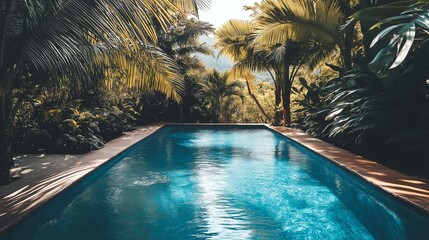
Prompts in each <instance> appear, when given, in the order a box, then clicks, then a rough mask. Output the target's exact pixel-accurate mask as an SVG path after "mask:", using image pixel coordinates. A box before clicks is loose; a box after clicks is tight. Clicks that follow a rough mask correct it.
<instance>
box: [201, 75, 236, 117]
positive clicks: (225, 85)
mask: <svg viewBox="0 0 429 240" xmlns="http://www.w3.org/2000/svg"><path fill="white" fill-rule="evenodd" d="M202 87H203V91H204V92H205V99H206V104H207V108H208V109H210V112H211V122H219V120H221V119H222V117H223V115H225V114H223V113H224V112H225V111H226V110H227V104H226V103H228V102H229V100H231V98H233V97H239V98H241V100H242V101H243V97H244V96H243V94H242V87H243V86H242V84H241V83H240V82H239V81H228V73H219V72H218V71H216V70H213V72H212V73H209V74H208V75H207V76H206V78H205V79H204V82H203V83H202Z"/></svg>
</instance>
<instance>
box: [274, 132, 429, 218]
mask: <svg viewBox="0 0 429 240" xmlns="http://www.w3.org/2000/svg"><path fill="white" fill-rule="evenodd" d="M267 127H268V128H270V129H272V130H274V131H276V132H278V133H280V134H281V135H284V136H286V137H288V138H289V139H291V140H293V141H295V142H297V143H299V144H301V145H303V146H304V147H306V148H308V149H310V150H312V151H313V152H315V153H317V154H319V155H321V156H323V157H324V158H326V159H327V160H329V161H331V162H333V163H335V164H336V165H338V166H340V167H342V168H344V169H346V170H348V171H350V172H352V173H354V174H355V175H357V176H359V177H360V178H362V179H363V180H365V181H367V182H368V183H370V184H372V185H374V186H376V187H378V188H379V189H381V190H383V191H384V192H386V193H388V194H390V195H392V196H393V197H395V198H398V199H400V200H402V201H404V202H406V203H409V204H411V205H412V206H413V207H416V208H417V209H420V210H422V211H423V212H425V213H426V214H429V185H428V184H427V183H426V182H424V181H422V180H421V179H419V178H417V177H413V176H407V175H405V174H402V173H400V172H397V171H395V170H393V169H390V168H388V167H385V166H383V165H381V164H379V163H376V162H374V161H371V160H368V159H366V158H364V157H362V156H359V155H356V154H354V153H351V152H349V151H347V150H344V149H342V148H339V147H336V146H334V145H332V144H329V143H327V142H324V141H322V140H320V139H317V138H313V137H311V136H310V135H308V134H306V133H303V132H300V131H297V130H293V129H290V128H287V127H277V126H267Z"/></svg>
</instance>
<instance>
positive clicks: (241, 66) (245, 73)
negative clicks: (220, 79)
mask: <svg viewBox="0 0 429 240" xmlns="http://www.w3.org/2000/svg"><path fill="white" fill-rule="evenodd" d="M253 34H254V28H253V25H252V21H248V20H229V21H227V22H226V23H224V24H223V25H222V26H221V27H220V28H218V29H217V31H216V32H215V36H216V42H215V47H216V48H218V49H220V52H219V55H224V56H226V57H228V58H230V59H231V60H232V61H233V62H235V64H234V66H233V68H232V69H231V71H230V76H229V79H240V78H242V79H244V80H245V81H246V86H247V90H248V93H249V95H250V96H251V98H252V99H253V101H254V102H255V104H256V105H257V107H258V109H259V111H260V112H261V113H262V114H263V115H264V117H265V118H266V119H270V117H269V116H268V114H267V113H266V112H265V110H264V109H263V108H262V106H261V104H260V103H259V100H258V99H257V98H256V96H255V95H254V94H253V93H252V87H251V86H252V85H253V79H254V76H253V74H252V71H266V72H268V73H269V74H270V75H271V77H272V80H273V82H274V85H275V99H276V101H275V105H276V108H277V107H278V106H280V103H281V90H280V89H281V86H280V84H279V82H278V81H277V80H278V79H277V78H276V77H275V75H274V73H273V68H274V67H275V66H276V64H275V63H274V62H272V61H270V59H268V58H266V56H265V55H266V53H267V52H264V51H263V49H262V48H259V49H258V51H256V50H255V47H254V46H253V45H252V41H253Z"/></svg>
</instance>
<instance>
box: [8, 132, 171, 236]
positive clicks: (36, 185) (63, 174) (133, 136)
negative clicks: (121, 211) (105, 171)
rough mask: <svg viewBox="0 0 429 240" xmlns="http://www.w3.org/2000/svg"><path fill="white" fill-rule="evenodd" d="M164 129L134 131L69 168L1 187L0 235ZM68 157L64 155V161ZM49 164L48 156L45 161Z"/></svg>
mask: <svg viewBox="0 0 429 240" xmlns="http://www.w3.org/2000/svg"><path fill="white" fill-rule="evenodd" d="M164 125H165V124H152V125H147V126H141V127H137V129H136V130H134V131H132V132H129V133H127V134H125V135H123V136H121V137H119V138H116V139H114V140H112V141H110V142H108V143H106V144H105V146H104V148H102V149H100V150H96V151H92V152H90V153H88V154H84V155H82V157H77V159H75V160H74V161H73V163H72V164H71V165H64V166H62V167H60V168H56V169H49V168H46V169H44V168H40V169H37V170H36V171H33V172H32V174H28V176H25V177H22V178H20V179H18V180H16V181H14V182H12V183H11V184H9V185H5V186H0V197H1V199H0V233H1V232H3V231H4V230H5V229H7V228H9V227H11V226H12V225H14V224H15V223H17V222H18V221H19V220H20V219H22V218H23V217H25V216H27V215H28V214H30V213H31V212H33V211H34V210H36V209H37V208H39V207H40V206H42V205H43V204H44V203H46V202H47V201H49V200H50V199H52V198H53V197H55V196H56V195H58V194H60V193H61V192H63V191H65V190H66V189H68V188H69V187H71V186H72V185H73V184H75V183H77V182H78V181H79V180H81V179H83V178H84V177H85V176H87V175H88V174H89V173H91V172H93V171H94V170H96V169H98V168H99V167H101V166H102V165H104V164H106V163H107V162H109V160H111V159H113V158H114V157H116V156H118V155H119V154H121V153H122V152H124V151H125V150H126V149H128V148H129V147H131V146H133V145H134V144H136V143H138V142H140V141H141V140H142V139H144V138H146V137H148V136H149V135H151V134H153V133H154V132H156V131H157V130H159V129H160V128H161V127H163V126H164ZM69 156H70V155H64V160H63V161H67V158H68V157H69ZM48 161H49V155H47V158H46V159H45V162H48ZM17 187H18V188H19V189H17Z"/></svg>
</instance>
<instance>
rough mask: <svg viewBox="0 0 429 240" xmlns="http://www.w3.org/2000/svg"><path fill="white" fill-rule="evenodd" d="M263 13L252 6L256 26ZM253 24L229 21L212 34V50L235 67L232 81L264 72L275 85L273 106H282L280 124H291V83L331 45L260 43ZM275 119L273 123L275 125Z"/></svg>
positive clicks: (321, 57)
mask: <svg viewBox="0 0 429 240" xmlns="http://www.w3.org/2000/svg"><path fill="white" fill-rule="evenodd" d="M261 14H266V13H264V9H263V8H262V6H261V5H256V7H255V14H254V15H253V16H255V17H256V22H257V21H258V20H259V18H258V16H260V15H261ZM255 25H257V24H255V21H241V20H230V21H228V22H226V23H225V24H224V25H223V26H221V27H220V28H219V29H218V30H217V31H216V33H215V35H216V38H217V42H216V45H215V46H216V47H218V48H220V49H221V50H220V54H223V55H225V56H228V57H230V58H231V59H232V60H233V61H234V62H235V65H234V67H233V69H232V71H231V73H232V74H231V75H232V76H233V77H243V76H246V75H248V73H249V71H268V72H269V73H270V74H271V77H272V78H273V82H274V85H275V98H276V101H275V104H276V106H279V105H280V103H282V107H283V120H284V123H285V124H288V123H290V122H291V112H290V94H291V88H292V85H293V82H294V80H295V78H296V76H297V74H298V72H299V70H300V69H301V68H302V67H303V66H304V65H306V66H309V67H310V68H312V67H314V66H316V64H317V63H318V62H320V61H321V60H322V59H324V58H325V57H326V56H327V55H328V54H329V53H330V52H332V50H333V45H323V44H321V43H318V42H316V41H314V40H311V39H307V40H305V41H304V40H301V41H300V42H298V41H294V40H291V39H285V40H284V42H275V43H274V44H273V43H272V42H270V41H267V42H262V41H261V40H260V39H258V34H259V32H258V31H259V30H260V29H257V28H255V27H254V26H255ZM277 118H278V116H277V114H276V116H274V119H273V123H275V124H277V123H278V122H279V120H278V119H277Z"/></svg>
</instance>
